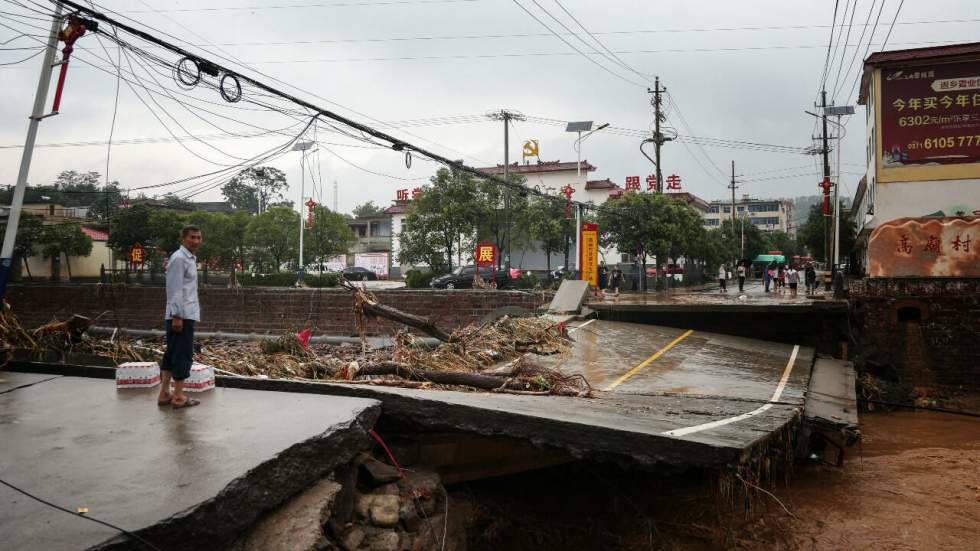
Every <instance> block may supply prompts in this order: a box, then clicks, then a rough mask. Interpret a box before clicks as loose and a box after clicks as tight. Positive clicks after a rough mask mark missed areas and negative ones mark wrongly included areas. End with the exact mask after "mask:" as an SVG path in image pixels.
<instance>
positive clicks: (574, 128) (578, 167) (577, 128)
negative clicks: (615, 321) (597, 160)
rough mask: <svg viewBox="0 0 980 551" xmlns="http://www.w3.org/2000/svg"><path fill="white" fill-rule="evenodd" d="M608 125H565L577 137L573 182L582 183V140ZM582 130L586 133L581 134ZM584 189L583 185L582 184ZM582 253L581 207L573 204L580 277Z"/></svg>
mask: <svg viewBox="0 0 980 551" xmlns="http://www.w3.org/2000/svg"><path fill="white" fill-rule="evenodd" d="M607 126H609V123H608V122H606V123H602V124H600V125H599V127H598V128H596V129H595V130H593V129H592V121H579V122H570V123H568V125H567V126H566V127H565V132H575V133H576V134H578V137H577V138H576V139H575V143H574V144H573V147H574V148H575V153H576V155H578V159H577V160H576V161H575V182H576V183H578V184H581V183H582V142H584V141H585V140H587V139H588V138H589V136H591V135H593V134H595V133H596V132H598V131H600V130H602V129H603V128H606V127H607ZM582 132H585V133H586V134H585V135H584V136H583V135H582ZM582 189H583V190H584V189H585V186H584V185H583V186H582ZM581 254H582V208H581V207H580V206H579V205H575V277H576V279H577V278H581V277H582V274H581V273H580V270H581V269H582V267H581V266H579V258H580V255H581Z"/></svg>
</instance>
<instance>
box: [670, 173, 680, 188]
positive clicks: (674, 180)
mask: <svg viewBox="0 0 980 551" xmlns="http://www.w3.org/2000/svg"><path fill="white" fill-rule="evenodd" d="M680 190H681V177H680V176H678V175H676V174H671V175H670V176H667V191H680Z"/></svg>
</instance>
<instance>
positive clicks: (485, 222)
mask: <svg viewBox="0 0 980 551" xmlns="http://www.w3.org/2000/svg"><path fill="white" fill-rule="evenodd" d="M525 181H526V180H525V178H524V176H522V175H520V174H511V175H510V182H511V183H512V184H514V185H515V186H522V185H524V182H525ZM477 190H478V193H477V195H476V196H475V197H474V200H475V201H476V207H477V208H478V209H479V214H478V215H477V221H478V222H477V237H478V240H479V241H483V240H489V241H492V242H493V243H494V244H495V245H496V246H497V250H499V251H501V254H500V255H498V256H497V266H498V267H500V266H501V265H502V264H503V262H504V252H505V249H506V247H507V238H508V236H507V227H508V224H510V228H511V231H510V236H509V238H510V248H511V249H512V250H513V249H522V248H531V246H532V245H533V243H532V242H531V239H530V237H529V233H528V229H529V228H528V227H526V226H523V225H522V222H523V221H525V220H527V217H526V216H525V212H526V211H527V207H528V199H527V196H526V194H523V193H519V192H518V191H516V190H513V189H512V190H511V193H510V208H507V188H505V187H503V186H501V185H500V183H498V182H495V181H491V180H478V181H477Z"/></svg>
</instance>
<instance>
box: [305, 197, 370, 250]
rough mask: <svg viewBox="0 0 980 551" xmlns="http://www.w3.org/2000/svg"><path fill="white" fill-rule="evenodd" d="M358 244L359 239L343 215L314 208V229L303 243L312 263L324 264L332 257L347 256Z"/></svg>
mask: <svg viewBox="0 0 980 551" xmlns="http://www.w3.org/2000/svg"><path fill="white" fill-rule="evenodd" d="M356 242H357V237H355V236H354V231H353V230H351V229H350V226H348V225H347V220H346V219H345V218H344V216H343V215H342V214H339V213H336V212H333V211H331V210H330V209H327V208H325V207H321V206H316V207H313V227H312V228H311V229H309V230H307V233H306V236H305V237H304V243H303V245H304V248H306V250H307V251H309V260H310V261H312V262H316V263H320V264H322V263H324V262H326V261H327V259H329V258H331V257H334V256H337V255H341V254H346V253H347V251H349V250H350V248H351V247H352V246H353V245H354V243H356ZM304 260H306V259H305V258H304Z"/></svg>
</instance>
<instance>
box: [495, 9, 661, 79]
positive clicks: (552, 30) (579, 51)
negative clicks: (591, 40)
mask: <svg viewBox="0 0 980 551" xmlns="http://www.w3.org/2000/svg"><path fill="white" fill-rule="evenodd" d="M512 1H513V2H514V4H515V5H516V6H517V7H519V8H521V10H523V11H524V13H526V14H528V15H529V16H531V19H534V20H535V21H537V22H538V24H539V25H541V26H542V27H544V28H545V29H547V30H548V32H550V33H551V34H552V35H554V36H555V38H557V39H558V40H561V41H562V42H564V43H565V44H566V45H567V46H568V47H569V48H571V49H573V50H575V52H576V53H577V54H578V55H581V56H582V57H584V58H585V59H587V60H589V62H590V63H592V64H593V65H595V66H596V67H599V68H600V69H602V70H603V71H605V72H607V73H609V74H610V75H612V76H614V77H616V78H618V79H620V80H622V81H624V82H628V83H630V84H632V85H634V86H640V87H643V84H640V83H639V82H636V81H633V80H630V79H628V78H626V77H624V76H623V75H621V74H619V73H617V72H615V71H613V70H612V69H610V68H609V67H606V66H605V65H603V64H602V63H599V62H598V61H596V60H595V59H592V57H591V56H589V55H588V54H586V53H585V52H583V51H582V50H580V49H578V48H577V47H576V46H575V45H574V44H572V43H571V42H569V41H568V40H566V39H565V37H564V36H562V35H560V34H558V33H557V32H555V30H554V29H552V28H551V27H549V26H548V25H547V24H545V22H544V21H542V20H541V19H540V18H539V17H538V16H536V15H534V14H533V13H531V10H529V9H527V8H526V7H524V5H523V4H521V3H520V2H518V1H517V0H512ZM532 1H533V0H532ZM535 4H537V2H535ZM539 7H540V6H539ZM546 13H547V12H546ZM566 29H567V27H566ZM572 34H573V35H574V36H576V37H578V35H576V34H575V33H572ZM580 40H581V39H580Z"/></svg>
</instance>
